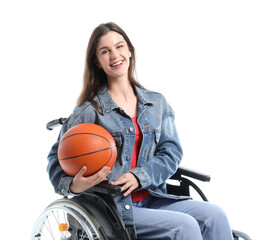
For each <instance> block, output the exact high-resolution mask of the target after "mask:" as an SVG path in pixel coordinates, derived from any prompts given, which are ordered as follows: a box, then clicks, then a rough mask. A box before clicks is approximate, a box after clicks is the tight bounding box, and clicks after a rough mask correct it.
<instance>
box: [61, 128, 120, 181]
mask: <svg viewBox="0 0 273 240" xmlns="http://www.w3.org/2000/svg"><path fill="white" fill-rule="evenodd" d="M58 158H59V162H60V165H61V167H62V169H63V170H64V171H65V172H66V173H67V174H68V175H71V176H75V175H76V174H77V173H78V172H79V170H80V169H81V168H82V167H83V166H86V167H87V171H86V172H85V174H84V176H89V175H92V174H94V173H96V172H98V171H99V170H100V169H101V168H102V167H103V166H107V167H110V168H111V169H112V168H113V166H114V164H115V162H116V158H117V148H116V143H115V141H114V139H113V137H112V135H111V134H110V133H109V132H108V131H107V130H106V129H104V128H103V127H101V126H99V125H96V124H93V123H82V124H79V125H77V126H75V127H73V128H71V129H69V130H68V131H67V132H66V133H65V134H64V135H63V137H62V139H61V141H60V144H59V148H58Z"/></svg>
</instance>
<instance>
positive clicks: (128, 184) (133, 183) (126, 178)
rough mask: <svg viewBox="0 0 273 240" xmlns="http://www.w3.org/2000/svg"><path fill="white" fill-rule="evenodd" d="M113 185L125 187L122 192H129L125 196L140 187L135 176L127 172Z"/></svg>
mask: <svg viewBox="0 0 273 240" xmlns="http://www.w3.org/2000/svg"><path fill="white" fill-rule="evenodd" d="M111 184H112V185H123V186H122V187H121V191H122V192H123V191H125V190H127V191H126V192H125V193H124V194H123V196H124V197H126V196H128V195H129V194H130V193H131V192H133V191H134V190H135V189H137V188H138V187H139V183H138V180H137V178H136V177H135V175H134V174H132V173H130V172H127V173H125V174H123V175H122V176H121V177H119V178H118V179H117V180H116V181H114V182H111Z"/></svg>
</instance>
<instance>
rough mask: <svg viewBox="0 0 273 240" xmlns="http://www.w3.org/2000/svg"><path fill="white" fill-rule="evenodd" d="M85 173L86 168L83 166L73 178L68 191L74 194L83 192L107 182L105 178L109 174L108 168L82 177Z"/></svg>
mask: <svg viewBox="0 0 273 240" xmlns="http://www.w3.org/2000/svg"><path fill="white" fill-rule="evenodd" d="M86 171H87V168H86V167H85V166H84V167H82V168H81V169H80V171H79V172H78V173H77V174H76V176H75V177H74V179H73V181H72V183H71V185H70V190H71V191H72V192H74V193H81V192H84V191H85V190H87V189H89V188H91V187H94V186H95V185H97V184H98V183H100V182H102V181H105V180H107V176H108V175H109V174H110V173H111V171H110V168H109V167H106V166H105V167H103V168H102V169H101V170H100V171H98V172H97V173H95V174H93V175H91V176H89V177H84V176H83V175H84V173H85V172H86Z"/></svg>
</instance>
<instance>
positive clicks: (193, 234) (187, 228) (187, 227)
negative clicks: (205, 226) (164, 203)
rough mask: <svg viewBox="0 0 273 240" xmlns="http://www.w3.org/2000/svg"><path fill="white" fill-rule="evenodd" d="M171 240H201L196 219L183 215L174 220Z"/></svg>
mask: <svg viewBox="0 0 273 240" xmlns="http://www.w3.org/2000/svg"><path fill="white" fill-rule="evenodd" d="M175 226H176V227H175V231H174V233H175V234H174V235H175V237H174V238H173V239H176V240H178V239H183V240H184V239H185V240H199V239H200V240H202V239H203V238H202V234H201V230H200V226H199V224H198V222H197V221H196V219H194V218H193V217H191V216H190V215H187V214H183V217H181V218H180V219H177V220H176V225H175Z"/></svg>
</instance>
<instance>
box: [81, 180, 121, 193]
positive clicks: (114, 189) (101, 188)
mask: <svg viewBox="0 0 273 240" xmlns="http://www.w3.org/2000/svg"><path fill="white" fill-rule="evenodd" d="M94 192H98V193H104V194H118V193H121V187H120V186H114V185H111V184H109V183H108V182H101V183H99V184H97V185H96V186H94V187H91V188H89V189H87V190H86V191H84V193H85V194H88V193H94Z"/></svg>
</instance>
